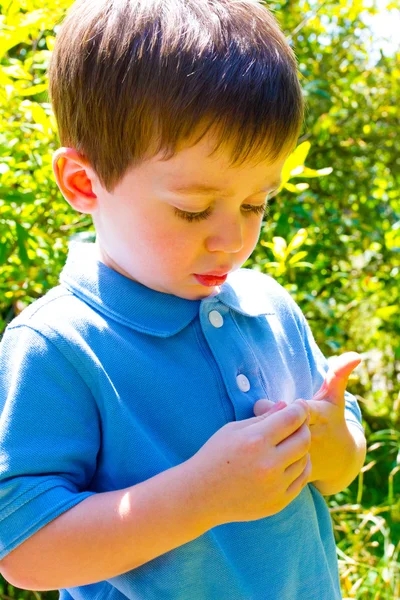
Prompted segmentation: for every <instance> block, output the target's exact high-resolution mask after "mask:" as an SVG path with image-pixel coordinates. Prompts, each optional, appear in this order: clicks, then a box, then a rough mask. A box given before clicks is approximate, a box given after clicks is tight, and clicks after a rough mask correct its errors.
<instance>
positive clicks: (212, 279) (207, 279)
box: [194, 273, 228, 287]
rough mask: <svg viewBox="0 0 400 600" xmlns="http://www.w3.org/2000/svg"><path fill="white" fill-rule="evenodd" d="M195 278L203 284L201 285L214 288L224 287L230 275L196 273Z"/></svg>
mask: <svg viewBox="0 0 400 600" xmlns="http://www.w3.org/2000/svg"><path fill="white" fill-rule="evenodd" d="M194 276H195V278H196V279H197V281H198V282H199V283H200V284H201V285H205V286H207V287H213V286H215V285H222V284H223V283H225V281H226V278H227V277H228V273H225V275H219V276H218V275H209V274H207V275H197V274H196V273H195V274H194Z"/></svg>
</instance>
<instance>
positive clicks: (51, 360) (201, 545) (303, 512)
mask: <svg viewBox="0 0 400 600" xmlns="http://www.w3.org/2000/svg"><path fill="white" fill-rule="evenodd" d="M94 248H95V246H94V244H89V243H82V242H74V243H71V245H70V249H69V254H68V258H67V262H66V264H65V266H64V269H63V271H62V273H61V275H60V281H59V285H58V286H56V287H54V288H53V289H51V290H50V291H49V292H48V293H47V294H46V295H45V296H44V297H42V298H40V299H39V300H37V301H35V302H33V303H32V304H31V305H30V306H29V307H27V308H26V309H25V310H24V311H23V312H22V313H21V314H20V315H19V316H18V317H16V318H15V319H14V320H13V321H12V322H11V323H10V324H9V325H8V327H7V328H6V331H5V334H4V337H3V339H2V341H1V343H0V410H1V418H0V498H1V504H0V560H1V559H3V558H4V557H5V556H6V555H7V554H8V553H9V552H11V551H12V550H13V549H14V548H16V547H17V546H18V545H19V544H21V543H22V542H24V541H25V540H26V539H27V538H29V537H30V536H32V535H33V534H34V533H35V532H37V531H38V530H39V529H40V528H42V527H43V526H44V525H46V524H47V523H49V522H50V521H52V520H53V519H55V518H56V517H58V516H59V515H61V514H62V513H64V512H65V511H67V510H69V509H70V508H72V507H73V506H75V505H76V504H78V503H79V502H82V501H83V500H85V498H87V497H88V496H90V495H93V494H97V493H101V492H107V491H112V490H119V489H123V488H126V487H129V486H133V485H135V484H137V483H140V482H142V481H145V480H146V479H149V478H150V477H153V476H155V475H157V474H158V473H160V472H162V471H164V470H166V469H169V468H171V467H174V466H176V465H178V464H180V463H182V462H183V461H186V460H188V459H189V458H190V457H191V456H193V455H194V454H195V453H196V452H197V451H198V450H199V449H200V448H201V447H202V446H203V445H204V444H205V443H206V442H207V440H208V439H209V438H210V437H211V436H212V435H213V434H214V433H215V432H216V431H217V430H218V429H220V428H221V427H223V426H224V425H225V424H226V423H228V422H230V421H235V420H242V419H249V418H251V417H253V416H254V414H253V406H254V404H255V402H256V401H257V400H259V399H260V398H268V399H270V400H272V401H274V402H276V401H278V400H285V401H286V402H292V401H293V400H295V399H296V398H306V399H307V398H308V399H310V398H311V397H312V396H313V394H314V393H315V392H316V391H317V389H318V388H319V387H320V386H321V384H322V381H323V378H324V373H325V372H326V370H327V362H326V360H325V358H324V357H323V355H322V354H321V352H320V350H319V349H318V347H317V346H316V344H315V341H314V339H313V337H312V334H311V332H310V329H309V326H308V324H307V322H306V320H305V318H304V316H303V314H302V312H301V311H300V309H299V308H298V306H297V305H296V303H295V302H294V301H293V299H292V298H291V297H290V295H289V294H288V292H287V291H286V290H285V289H284V288H282V287H281V286H280V285H279V284H278V283H277V282H276V281H275V280H274V279H272V278H271V277H269V276H268V275H265V274H262V273H259V272H257V271H255V270H251V269H239V270H237V271H235V272H233V273H231V274H230V275H229V276H228V279H227V281H226V283H225V284H224V285H223V286H222V288H221V291H220V292H219V293H217V294H216V293H214V295H213V296H211V297H209V298H205V299H203V300H198V301H197V300H186V299H183V298H179V297H177V296H173V295H169V294H164V293H161V292H157V291H155V290H151V289H149V288H147V287H145V286H143V285H141V284H140V283H137V282H134V281H132V280H130V279H128V278H126V277H124V276H123V275H121V274H119V273H117V272H116V271H114V270H112V269H110V268H109V267H107V266H105V265H104V264H103V263H101V262H100V261H98V260H97V258H96V255H95V253H94ZM346 419H347V420H349V421H352V422H355V423H357V424H358V426H359V427H360V428H361V429H362V425H361V414H360V409H359V407H358V405H357V402H356V400H355V398H354V397H353V396H352V395H350V394H348V393H346ZM249 494H251V490H249ZM134 543H135V542H134V540H132V544H133V547H134ZM71 598H73V599H75V600H121V599H124V598H129V599H132V600H133V599H135V600H139V599H143V600H188V599H189V598H190V600H216V599H218V600H315V599H316V598H319V599H322V598H323V599H324V600H337V599H338V598H341V594H340V588H339V575H338V563H337V557H336V547H335V541H334V536H333V529H332V521H331V517H330V513H329V511H328V508H327V504H326V501H325V499H324V497H323V496H322V495H321V494H320V493H319V492H318V490H317V489H316V488H315V487H314V486H313V485H312V484H309V485H307V486H306V487H305V488H304V489H303V490H302V492H301V493H300V494H299V495H298V496H297V497H296V498H295V500H293V501H292V502H291V503H290V504H289V505H288V506H287V507H286V508H284V509H283V510H282V511H280V512H279V513H277V514H275V515H273V516H270V517H266V518H263V519H259V520H256V521H249V522H234V523H227V524H224V525H220V526H218V527H214V528H213V529H211V530H209V531H207V532H206V533H205V534H203V535H201V536H200V537H198V538H197V539H195V540H193V541H191V542H189V543H187V544H184V545H183V546H181V547H179V548H176V549H174V550H172V551H170V552H167V553H165V554H163V555H162V556H159V557H157V558H155V559H154V560H151V561H150V562H148V563H146V564H144V565H142V566H140V567H138V568H136V569H134V570H132V571H129V572H127V573H124V574H122V575H119V576H117V577H113V578H111V579H108V580H104V581H101V582H98V583H94V584H89V585H85V586H80V587H76V588H70V589H63V590H60V599H61V600H67V599H68V600H70V599H71Z"/></svg>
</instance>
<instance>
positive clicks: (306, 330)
mask: <svg viewBox="0 0 400 600" xmlns="http://www.w3.org/2000/svg"><path fill="white" fill-rule="evenodd" d="M292 301H293V304H294V312H295V316H296V320H297V321H298V323H299V327H300V330H301V331H302V336H303V340H304V345H305V349H306V352H307V356H308V362H309V365H310V369H311V373H312V380H313V394H315V393H316V392H317V391H318V390H319V388H320V387H321V386H322V384H323V382H324V379H325V373H326V372H327V371H328V369H329V364H328V361H327V359H326V358H325V356H324V355H323V353H322V352H321V350H320V348H319V346H318V345H317V343H316V341H315V339H314V336H313V334H312V331H311V328H310V326H309V324H308V322H307V319H306V318H305V316H304V314H303V313H302V311H301V310H300V308H299V306H297V304H296V303H295V302H294V300H293V299H292ZM344 397H345V403H346V404H345V419H346V422H348V423H350V422H351V423H354V424H355V425H357V426H358V427H359V429H361V431H362V432H363V433H365V432H364V427H363V425H362V415H361V410H360V407H359V405H358V402H357V400H356V398H355V397H354V396H353V395H352V394H350V393H349V392H347V391H346V392H345V395H344Z"/></svg>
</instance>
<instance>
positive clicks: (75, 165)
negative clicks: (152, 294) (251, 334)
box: [53, 136, 286, 300]
mask: <svg viewBox="0 0 400 600" xmlns="http://www.w3.org/2000/svg"><path fill="white" fill-rule="evenodd" d="M210 142H211V140H210V138H209V137H208V136H206V137H205V138H203V140H202V141H201V142H200V143H199V144H197V145H196V146H193V147H192V148H187V147H186V148H184V149H183V150H181V151H179V152H178V153H177V154H176V155H175V156H174V157H173V158H172V159H170V160H169V161H166V162H162V161H161V160H160V156H156V157H154V158H153V159H151V160H149V161H147V162H145V163H143V164H142V165H141V166H139V167H138V168H135V169H133V170H131V171H130V172H128V173H127V174H126V176H125V177H124V179H123V180H122V181H121V183H120V184H119V185H118V186H117V187H116V188H115V190H114V192H113V193H112V194H110V193H108V192H107V191H106V190H105V189H104V188H103V187H102V186H101V185H100V183H99V181H98V178H97V177H96V175H95V173H94V171H93V170H91V169H90V168H89V167H88V166H87V165H85V163H83V162H82V161H81V159H80V157H79V155H78V154H77V153H76V152H75V151H74V150H72V149H65V148H61V149H59V150H58V151H57V152H56V153H55V155H54V158H53V167H54V172H55V176H56V179H57V183H58V185H59V187H60V190H61V192H62V193H63V195H64V197H65V198H66V200H67V201H68V202H69V203H70V204H71V205H72V206H73V207H74V208H75V209H76V210H78V211H80V212H84V213H87V214H92V217H93V221H94V224H95V228H96V233H97V242H96V243H97V249H98V256H99V258H100V260H101V261H102V262H103V263H105V264H106V265H107V266H109V267H110V268H112V269H114V270H115V271H118V272H119V273H121V274H123V275H125V276H126V277H128V278H130V279H133V280H134V281H138V282H140V283H141V284H143V285H145V286H147V287H149V288H151V289H153V290H157V291H159V292H164V293H166V294H173V295H175V296H179V297H181V298H186V299H189V300H200V299H202V298H205V297H207V296H209V295H211V294H213V293H216V292H218V291H219V290H218V288H217V286H215V285H214V286H212V287H208V286H206V285H203V284H201V283H199V282H198V281H197V279H196V278H195V276H194V274H205V273H208V272H210V271H222V272H224V273H228V272H230V271H235V270H236V269H239V268H240V267H241V266H242V265H243V263H244V262H245V261H246V260H247V258H248V257H249V256H250V255H251V253H252V252H253V250H254V248H255V246H256V244H257V241H258V238H259V234H260V228H261V223H262V218H263V214H262V213H260V214H257V213H255V212H250V207H252V206H253V207H256V206H260V205H262V204H263V203H264V201H265V199H266V196H267V194H268V193H269V192H270V191H273V190H274V189H275V188H276V187H278V186H279V180H280V175H281V171H282V167H283V164H284V161H285V158H286V157H283V158H282V159H280V160H279V161H276V162H275V163H273V164H271V163H269V164H268V163H267V162H264V163H261V164H259V165H257V166H256V167H254V166H251V167H249V166H242V167H239V168H238V167H235V168H232V167H228V164H229V158H230V156H229V153H228V152H226V153H225V152H222V151H221V152H220V153H219V154H218V155H214V156H213V157H212V158H210V157H209V156H208V155H209V153H210V152H211V149H212V148H213V146H212V145H210ZM60 158H64V159H65V160H64V161H60V163H58V160H59V159H60ZM195 184H201V185H207V186H210V187H213V188H219V189H220V190H221V191H219V192H217V191H213V192H208V193H207V194H204V193H203V194H201V193H200V191H199V190H198V191H195V192H193V191H192V192H189V191H186V192H183V191H177V188H178V187H181V188H182V187H186V186H194V185H195ZM176 209H179V210H180V211H185V212H192V213H200V212H203V211H205V210H206V209H210V210H209V213H210V214H209V216H208V217H207V218H205V219H202V220H199V221H192V222H189V221H187V220H185V219H183V218H182V217H180V216H179V215H177V214H175V210H176Z"/></svg>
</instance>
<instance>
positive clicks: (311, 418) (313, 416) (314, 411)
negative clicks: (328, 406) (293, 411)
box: [296, 398, 322, 425]
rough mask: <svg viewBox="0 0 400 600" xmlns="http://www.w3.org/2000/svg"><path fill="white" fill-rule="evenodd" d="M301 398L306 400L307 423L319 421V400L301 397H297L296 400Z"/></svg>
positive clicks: (320, 407) (320, 406)
mask: <svg viewBox="0 0 400 600" xmlns="http://www.w3.org/2000/svg"><path fill="white" fill-rule="evenodd" d="M299 400H302V401H303V402H307V406H308V409H309V414H308V418H307V424H308V425H315V424H316V423H319V422H320V421H321V418H320V415H321V410H322V405H321V403H320V402H314V400H304V399H303V398H299V399H297V400H296V402H299Z"/></svg>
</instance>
